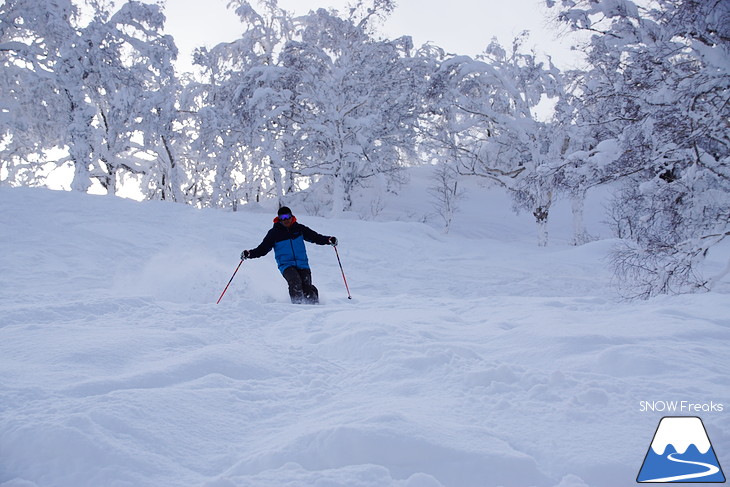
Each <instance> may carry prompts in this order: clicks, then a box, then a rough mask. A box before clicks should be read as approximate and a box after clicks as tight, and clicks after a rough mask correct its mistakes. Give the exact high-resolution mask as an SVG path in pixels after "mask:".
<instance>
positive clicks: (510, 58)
mask: <svg viewBox="0 0 730 487" xmlns="http://www.w3.org/2000/svg"><path fill="white" fill-rule="evenodd" d="M521 40H522V37H518V38H517V39H515V42H514V44H513V46H512V50H511V52H509V53H508V52H507V51H505V50H504V49H503V48H502V47H501V46H500V45H499V44H498V43H497V42H496V41H493V42H492V43H491V44H490V45H489V46H488V47H487V49H486V50H485V53H484V54H483V55H482V56H479V57H478V58H477V59H472V58H470V57H466V56H456V57H452V58H449V59H447V60H445V61H443V62H442V63H441V66H440V69H439V70H438V72H437V73H436V74H435V75H434V76H433V78H432V84H431V90H430V92H429V95H430V97H431V103H432V110H433V112H434V113H435V114H436V115H437V116H438V118H439V120H440V121H439V122H438V123H437V124H436V125H435V126H433V127H432V128H430V129H429V130H427V132H430V137H431V138H432V139H435V140H437V141H438V142H439V143H440V144H441V145H442V148H443V150H444V151H445V152H444V153H445V154H449V155H450V157H452V158H454V159H455V160H456V161H457V164H458V167H459V171H460V173H461V174H465V175H474V176H479V177H482V178H485V179H487V180H489V181H491V182H493V183H495V184H497V185H498V186H501V187H503V188H505V189H506V190H508V191H509V193H510V195H511V196H512V198H513V201H514V203H515V206H516V208H519V209H526V210H528V211H530V212H532V213H533V215H534V216H535V220H536V222H537V224H538V233H539V235H538V243H539V244H540V245H546V244H547V220H548V215H549V209H550V206H551V204H552V202H553V199H554V197H555V196H556V191H555V188H556V180H555V169H554V168H555V167H556V162H559V161H560V158H561V157H562V156H563V154H564V152H565V147H564V144H565V142H564V140H565V135H564V134H563V125H561V124H559V123H549V122H545V121H543V120H541V119H540V117H539V116H538V113H537V111H536V110H537V107H538V105H540V103H541V102H542V101H543V99H544V98H545V97H558V96H560V95H561V89H562V81H561V76H560V72H559V70H558V69H557V68H555V67H554V66H553V65H552V63H549V62H548V65H547V66H546V65H545V64H544V63H542V62H538V61H537V59H536V55H535V54H534V53H523V52H521V50H520V43H521Z"/></svg>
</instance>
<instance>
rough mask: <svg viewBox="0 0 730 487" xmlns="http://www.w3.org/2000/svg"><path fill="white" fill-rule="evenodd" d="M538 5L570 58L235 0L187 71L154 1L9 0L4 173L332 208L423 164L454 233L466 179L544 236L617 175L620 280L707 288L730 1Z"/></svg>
mask: <svg viewBox="0 0 730 487" xmlns="http://www.w3.org/2000/svg"><path fill="white" fill-rule="evenodd" d="M546 4H547V6H548V7H549V8H550V9H551V11H552V12H554V15H555V19H556V21H558V22H560V23H561V24H562V25H564V26H565V27H567V28H569V29H571V30H573V31H576V32H584V33H585V36H583V38H584V39H585V42H584V43H583V44H581V45H580V46H578V47H579V48H580V49H581V50H582V52H583V53H584V54H585V63H584V66H583V67H582V68H580V69H572V70H566V71H561V70H560V69H559V68H558V67H556V66H555V65H554V64H553V63H552V62H551V61H550V58H549V57H546V58H541V57H539V56H538V55H537V54H536V53H534V52H532V51H529V50H527V49H525V48H524V45H523V44H524V38H523V37H522V36H520V37H517V38H516V39H515V40H514V42H513V43H512V44H511V45H510V46H502V45H500V44H499V43H498V42H496V41H493V42H491V43H490V44H489V45H487V46H486V47H485V49H484V51H483V53H482V54H481V55H478V56H475V57H470V56H465V55H455V54H447V53H446V52H444V50H443V49H441V48H439V47H438V46H435V45H431V44H426V45H424V46H414V45H413V42H412V40H411V38H410V37H407V36H404V37H400V38H397V39H387V38H382V37H381V36H379V35H378V31H377V27H378V25H379V22H380V21H382V20H383V18H385V17H387V16H388V15H389V14H390V13H391V12H392V11H393V9H394V8H395V3H394V1H393V0H370V1H365V0H358V1H356V2H355V3H354V4H353V5H352V6H351V8H349V9H348V10H347V12H345V13H340V12H337V11H334V10H326V9H319V10H316V11H312V12H309V13H308V14H306V15H300V16H295V15H293V14H292V13H291V12H288V11H286V10H284V9H282V8H280V7H279V6H278V4H277V1H276V0H261V1H259V2H257V3H252V2H248V1H244V0H233V1H231V2H230V4H229V8H230V9H231V10H232V12H234V13H235V14H236V15H237V16H238V18H240V21H241V25H242V32H243V34H242V35H241V37H240V38H238V39H236V40H234V41H232V42H227V43H221V44H219V45H217V46H215V47H213V48H211V49H206V48H199V49H197V50H196V51H195V54H194V64H195V66H196V67H197V69H196V72H195V73H178V72H177V71H176V69H175V60H176V57H177V48H176V46H175V41H174V39H173V38H172V37H171V36H169V35H167V34H165V32H164V25H165V16H164V9H163V7H161V6H160V5H151V4H146V3H142V2H137V1H128V2H126V3H124V4H123V5H122V6H121V7H119V8H116V7H115V6H114V4H113V3H112V2H111V1H105V0H86V1H85V3H83V4H82V3H81V2H80V0H79V1H76V2H75V1H73V0H54V1H48V2H38V1H37V0H5V3H4V4H3V5H0V62H1V65H0V90H1V96H0V184H1V185H6V186H42V185H45V184H47V182H48V180H49V178H50V177H52V175H53V174H54V173H57V171H59V169H63V168H65V169H66V170H67V171H69V172H71V173H72V174H73V176H72V179H71V181H70V183H69V185H70V188H71V189H73V190H77V191H82V192H88V191H89V190H90V189H91V188H96V189H97V190H101V191H103V192H106V193H108V194H111V195H114V194H117V193H118V191H119V189H120V188H121V187H123V186H125V185H135V187H138V188H139V191H140V192H141V195H142V197H143V198H146V199H158V200H168V201H175V202H180V203H185V204H190V205H194V206H196V207H216V208H229V209H233V210H235V209H237V208H238V207H240V205H243V204H247V203H252V202H256V201H260V200H262V199H264V198H276V199H277V200H278V201H279V202H281V203H289V204H291V203H292V202H296V203H297V204H301V205H303V206H305V207H306V208H307V209H308V210H309V211H311V212H313V213H319V214H325V213H329V214H337V213H341V212H343V211H349V210H352V209H353V204H354V203H353V202H354V201H355V199H357V198H359V199H360V200H365V201H371V202H372V204H373V206H377V201H378V199H379V198H380V196H381V195H382V194H383V193H384V192H388V191H397V190H398V187H399V185H401V184H402V183H403V182H404V169H405V168H407V167H409V166H413V165H416V164H430V165H433V166H434V167H435V171H434V173H435V175H436V178H435V180H434V185H433V187H432V188H431V190H432V194H433V197H434V201H435V205H436V209H437V211H438V213H439V214H440V215H441V216H442V217H443V220H444V224H445V226H446V227H447V229H448V226H449V224H450V222H451V218H452V216H453V214H454V212H455V211H457V210H458V199H459V196H460V189H459V185H458V182H459V181H460V180H462V179H463V178H467V177H472V178H479V179H482V180H484V181H486V182H489V183H490V184H492V185H494V186H498V187H501V188H503V189H504V190H505V191H507V193H508V194H509V195H510V196H511V198H512V201H513V202H514V205H515V208H517V209H519V210H526V211H529V212H530V213H531V214H533V215H534V217H535V222H536V224H537V225H538V233H539V243H540V244H541V245H546V244H547V230H546V225H547V221H548V218H549V215H550V208H551V205H552V204H553V202H554V201H555V200H556V199H558V198H569V199H570V200H571V201H572V208H573V211H574V217H575V218H574V221H575V229H574V243H575V244H581V243H584V242H585V241H587V240H588V239H589V236H588V235H587V233H586V231H585V228H584V226H583V222H582V212H583V203H584V200H585V196H586V193H587V192H588V191H589V190H591V189H592V188H595V187H597V186H602V185H611V188H612V191H613V194H614V197H613V200H612V202H611V205H610V208H609V209H608V214H609V218H610V221H611V223H612V226H613V230H614V232H615V235H616V236H617V237H619V238H621V239H622V242H623V243H622V245H621V246H620V247H617V248H616V250H615V251H614V252H613V254H612V264H613V266H614V270H615V272H616V274H617V275H618V276H619V277H621V278H622V280H623V282H624V283H625V285H624V288H623V289H624V292H625V294H626V295H627V296H639V297H649V296H652V295H655V294H658V293H674V292H689V291H696V290H702V289H711V288H712V287H713V285H714V284H715V283H717V282H718V281H719V279H721V278H722V277H723V276H724V275H726V274H727V273H728V272H730V262H728V266H727V267H726V268H725V269H724V270H723V271H721V272H718V273H716V274H714V275H713V276H711V277H706V276H703V275H702V273H701V272H700V267H701V265H700V264H701V263H702V262H703V260H704V259H705V258H706V257H707V255H708V253H709V252H710V251H711V250H712V249H713V248H716V247H718V246H720V245H721V244H723V242H724V243H725V245H726V244H727V242H726V240H727V237H728V236H730V169H729V168H728V163H729V162H730V151H729V146H730V106H729V101H730V89H728V88H730V86H729V85H730V49H729V46H730V2H727V1H723V0H651V1H645V2H640V3H639V2H632V1H630V0H572V1H567V0H563V1H556V0H546ZM546 103H547V104H548V105H549V106H550V107H551V108H550V110H548V113H547V115H546V114H545V110H544V106H545V105H546ZM59 154H60V155H59Z"/></svg>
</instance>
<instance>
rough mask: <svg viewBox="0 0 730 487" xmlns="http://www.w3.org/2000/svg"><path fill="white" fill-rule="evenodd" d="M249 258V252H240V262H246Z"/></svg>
mask: <svg viewBox="0 0 730 487" xmlns="http://www.w3.org/2000/svg"><path fill="white" fill-rule="evenodd" d="M250 258H251V251H250V250H244V251H243V252H241V260H246V259H250Z"/></svg>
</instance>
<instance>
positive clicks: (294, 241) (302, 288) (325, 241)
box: [241, 206, 337, 304]
mask: <svg viewBox="0 0 730 487" xmlns="http://www.w3.org/2000/svg"><path fill="white" fill-rule="evenodd" d="M305 240H306V241H307V242H311V243H315V244H318V245H333V246H335V245H337V239H336V238H335V237H331V236H329V237H327V236H324V235H320V234H319V233H317V232H315V231H314V230H312V229H311V228H309V227H307V226H305V225H302V224H301V223H298V222H297V219H296V217H295V216H294V215H293V214H292V211H291V210H290V209H289V208H287V207H286V206H282V207H281V208H279V211H278V214H277V217H276V218H274V226H273V227H272V228H271V230H269V232H268V233H267V234H266V236H265V237H264V240H263V241H262V242H261V244H259V246H258V247H256V248H255V249H251V250H244V251H243V252H241V260H246V259H256V258H258V257H263V256H264V255H266V254H268V253H269V251H270V250H271V249H274V257H275V258H276V264H277V266H278V267H279V271H280V272H281V274H282V275H283V276H284V279H286V282H287V284H288V285H289V296H290V297H291V302H292V303H295V304H299V303H307V304H317V303H319V292H318V291H317V288H316V287H314V285H313V284H312V271H311V270H310V268H309V261H308V260H307V249H306V248H305V246H304V241H305Z"/></svg>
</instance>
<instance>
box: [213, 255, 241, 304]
mask: <svg viewBox="0 0 730 487" xmlns="http://www.w3.org/2000/svg"><path fill="white" fill-rule="evenodd" d="M241 264H243V259H241V262H239V263H238V267H236V270H235V271H233V275H232V276H231V280H230V281H228V284H226V288H225V289H224V290H223V292H222V293H221V297H220V298H218V301H216V303H215V304H218V303H220V302H221V299H223V295H224V294H225V293H226V291H228V286H230V285H231V283H232V282H233V278H234V277H236V272H238V269H239V268H240V267H241Z"/></svg>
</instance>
